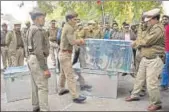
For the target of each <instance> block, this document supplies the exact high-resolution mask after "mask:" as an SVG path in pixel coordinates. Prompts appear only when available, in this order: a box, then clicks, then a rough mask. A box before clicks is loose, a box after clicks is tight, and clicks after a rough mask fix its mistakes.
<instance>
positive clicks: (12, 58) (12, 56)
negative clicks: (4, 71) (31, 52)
mask: <svg viewBox="0 0 169 112" xmlns="http://www.w3.org/2000/svg"><path fill="white" fill-rule="evenodd" d="M23 65H24V48H19V49H17V50H16V51H13V50H9V66H23Z"/></svg>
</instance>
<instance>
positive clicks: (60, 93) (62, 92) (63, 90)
mask: <svg viewBox="0 0 169 112" xmlns="http://www.w3.org/2000/svg"><path fill="white" fill-rule="evenodd" d="M67 93H69V90H68V89H62V90H60V91H59V95H64V94H67Z"/></svg>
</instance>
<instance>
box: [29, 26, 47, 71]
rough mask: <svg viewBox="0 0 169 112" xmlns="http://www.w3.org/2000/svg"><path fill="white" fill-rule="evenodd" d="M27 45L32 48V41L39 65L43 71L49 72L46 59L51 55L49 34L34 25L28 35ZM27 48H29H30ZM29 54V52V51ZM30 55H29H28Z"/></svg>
mask: <svg viewBox="0 0 169 112" xmlns="http://www.w3.org/2000/svg"><path fill="white" fill-rule="evenodd" d="M26 35H27V36H26V37H27V39H28V40H27V41H28V43H27V45H28V46H30V44H31V41H32V45H31V46H32V48H33V53H34V54H35V55H36V57H37V60H38V61H39V65H40V67H41V68H42V69H43V70H47V69H48V67H47V62H46V58H47V57H48V55H49V43H48V41H47V34H46V31H45V30H44V29H42V28H41V27H40V26H37V25H35V24H33V25H32V26H31V27H30V28H29V30H28V32H27V34H26ZM28 46H27V47H28ZM27 52H28V51H27ZM28 54H29V53H28Z"/></svg>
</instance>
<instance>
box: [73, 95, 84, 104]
mask: <svg viewBox="0 0 169 112" xmlns="http://www.w3.org/2000/svg"><path fill="white" fill-rule="evenodd" d="M85 100H86V97H85V96H79V97H78V98H75V99H73V102H74V103H82V102H83V101H85Z"/></svg>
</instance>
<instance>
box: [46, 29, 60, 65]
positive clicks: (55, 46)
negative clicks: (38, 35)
mask: <svg viewBox="0 0 169 112" xmlns="http://www.w3.org/2000/svg"><path fill="white" fill-rule="evenodd" d="M57 30H58V29H57V28H55V29H49V31H48V35H49V43H50V54H51V60H52V62H53V64H56V55H57V54H56V53H57V51H58V44H57V42H56V35H57Z"/></svg>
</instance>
